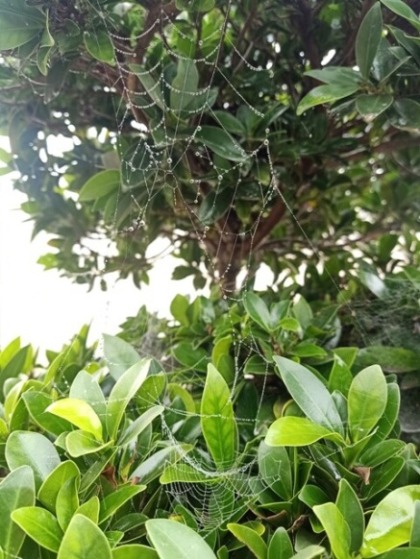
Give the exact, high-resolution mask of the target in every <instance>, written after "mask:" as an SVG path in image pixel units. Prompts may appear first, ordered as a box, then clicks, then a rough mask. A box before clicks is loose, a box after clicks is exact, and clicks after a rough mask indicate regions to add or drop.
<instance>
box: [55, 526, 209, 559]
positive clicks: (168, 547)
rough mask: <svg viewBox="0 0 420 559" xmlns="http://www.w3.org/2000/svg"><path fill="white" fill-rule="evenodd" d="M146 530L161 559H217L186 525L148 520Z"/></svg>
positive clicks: (200, 538) (203, 541)
mask: <svg viewBox="0 0 420 559" xmlns="http://www.w3.org/2000/svg"><path fill="white" fill-rule="evenodd" d="M146 530H147V534H148V536H149V539H150V541H151V542H152V544H153V546H154V547H155V548H156V550H157V552H158V555H159V559H192V557H194V558H200V559H216V556H215V555H214V553H213V551H212V550H211V548H210V547H209V545H208V544H207V543H206V541H205V540H204V539H203V538H202V537H201V536H199V535H198V534H197V533H196V532H194V530H192V529H191V528H189V527H188V526H185V524H180V523H179V522H174V521H172V520H166V519H156V520H148V521H147V522H146ZM58 559H60V558H58Z"/></svg>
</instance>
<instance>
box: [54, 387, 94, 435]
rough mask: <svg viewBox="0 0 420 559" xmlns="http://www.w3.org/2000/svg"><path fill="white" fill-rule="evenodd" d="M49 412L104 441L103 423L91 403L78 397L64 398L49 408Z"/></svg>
mask: <svg viewBox="0 0 420 559" xmlns="http://www.w3.org/2000/svg"><path fill="white" fill-rule="evenodd" d="M47 412H49V413H52V414H54V415H57V416H58V417H62V418H63V419H66V420H67V421H69V422H70V423H72V424H73V425H76V427H79V429H82V430H83V431H86V432H87V433H91V434H92V435H93V436H94V437H95V438H96V439H98V440H99V441H102V423H101V420H100V419H99V417H98V416H97V415H96V413H95V412H94V410H93V409H92V408H91V407H90V405H89V404H88V403H87V402H85V401H84V400H80V399H78V398H63V399H62V400H57V401H56V402H54V403H53V404H51V405H50V406H48V408H47Z"/></svg>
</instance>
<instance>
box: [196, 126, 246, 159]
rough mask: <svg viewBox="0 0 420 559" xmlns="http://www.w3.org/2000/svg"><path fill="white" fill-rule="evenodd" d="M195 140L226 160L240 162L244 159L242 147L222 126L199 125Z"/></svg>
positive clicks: (244, 154)
mask: <svg viewBox="0 0 420 559" xmlns="http://www.w3.org/2000/svg"><path fill="white" fill-rule="evenodd" d="M195 140H196V141H198V142H201V143H203V144H204V145H205V146H207V147H208V148H210V149H211V150H212V151H213V152H214V153H217V155H220V157H223V158H224V159H227V160H228V161H238V162H241V161H244V160H245V159H246V153H245V151H244V149H243V148H242V147H241V146H240V145H239V144H238V143H237V142H236V141H235V140H234V139H233V138H232V136H231V135H230V134H229V133H228V132H226V130H223V129H222V128H218V127H216V126H201V127H200V128H199V129H197V132H196V134H195Z"/></svg>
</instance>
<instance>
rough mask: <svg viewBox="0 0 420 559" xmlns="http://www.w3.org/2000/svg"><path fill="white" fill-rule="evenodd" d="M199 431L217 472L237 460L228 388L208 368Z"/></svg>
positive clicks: (236, 439) (236, 440)
mask: <svg viewBox="0 0 420 559" xmlns="http://www.w3.org/2000/svg"><path fill="white" fill-rule="evenodd" d="M201 429H202V431H203V435H204V438H205V440H206V444H207V448H208V450H209V452H210V454H211V456H212V458H213V460H214V462H215V464H216V466H217V468H218V469H219V470H223V469H228V468H230V467H231V466H232V465H233V464H234V462H235V459H236V450H237V443H238V429H237V425H236V420H235V416H234V413H233V403H232V399H231V394H230V390H229V387H228V385H227V384H226V381H225V379H224V378H223V377H222V375H221V374H220V373H219V372H218V371H217V369H216V368H215V367H214V366H213V365H211V364H209V366H208V368H207V378H206V384H205V387H204V391H203V398H202V401H201Z"/></svg>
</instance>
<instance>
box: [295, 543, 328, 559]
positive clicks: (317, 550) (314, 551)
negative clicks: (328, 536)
mask: <svg viewBox="0 0 420 559" xmlns="http://www.w3.org/2000/svg"><path fill="white" fill-rule="evenodd" d="M324 553H325V548H324V547H321V546H320V545H308V547H305V548H304V549H302V550H301V551H298V553H296V554H295V555H293V557H292V559H315V557H320V556H321V555H322V556H323V555H324Z"/></svg>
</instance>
